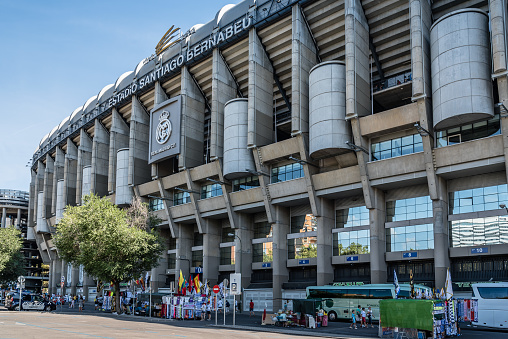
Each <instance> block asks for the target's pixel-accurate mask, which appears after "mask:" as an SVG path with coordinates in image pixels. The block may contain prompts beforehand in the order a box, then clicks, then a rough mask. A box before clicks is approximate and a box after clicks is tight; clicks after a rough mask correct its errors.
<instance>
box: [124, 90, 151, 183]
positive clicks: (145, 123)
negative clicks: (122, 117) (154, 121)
mask: <svg viewBox="0 0 508 339" xmlns="http://www.w3.org/2000/svg"><path fill="white" fill-rule="evenodd" d="M131 110H132V113H131V122H130V132H129V178H128V179H129V180H128V183H129V185H130V186H134V185H138V184H141V183H145V182H147V181H150V179H151V178H152V177H151V172H150V165H148V139H149V125H150V117H149V116H148V113H147V112H146V110H145V108H144V107H143V106H142V105H141V102H140V101H139V100H138V98H137V97H136V96H132V108H131Z"/></svg>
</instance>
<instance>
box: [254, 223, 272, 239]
mask: <svg viewBox="0 0 508 339" xmlns="http://www.w3.org/2000/svg"><path fill="white" fill-rule="evenodd" d="M272 232H273V226H272V225H271V224H270V223H269V222H268V221H263V222H256V223H254V239H260V238H271V237H272V236H273V233H272Z"/></svg>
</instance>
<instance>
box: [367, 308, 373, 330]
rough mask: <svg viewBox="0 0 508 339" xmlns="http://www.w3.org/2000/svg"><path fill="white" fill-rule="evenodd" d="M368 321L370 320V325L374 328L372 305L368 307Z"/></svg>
mask: <svg viewBox="0 0 508 339" xmlns="http://www.w3.org/2000/svg"><path fill="white" fill-rule="evenodd" d="M367 321H368V325H370V326H371V327H372V328H374V325H373V324H372V307H370V306H369V308H368V309H367Z"/></svg>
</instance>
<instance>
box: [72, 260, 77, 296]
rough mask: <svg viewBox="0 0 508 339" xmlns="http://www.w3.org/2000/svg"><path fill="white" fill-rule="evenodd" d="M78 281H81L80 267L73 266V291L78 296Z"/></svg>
mask: <svg viewBox="0 0 508 339" xmlns="http://www.w3.org/2000/svg"><path fill="white" fill-rule="evenodd" d="M78 279H79V266H77V267H74V265H72V279H71V290H72V294H74V295H76V294H77V290H76V287H77V285H78Z"/></svg>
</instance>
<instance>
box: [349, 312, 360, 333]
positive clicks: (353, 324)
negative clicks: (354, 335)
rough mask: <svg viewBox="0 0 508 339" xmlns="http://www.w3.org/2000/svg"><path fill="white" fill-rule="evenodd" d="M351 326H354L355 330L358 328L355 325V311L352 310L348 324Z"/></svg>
mask: <svg viewBox="0 0 508 339" xmlns="http://www.w3.org/2000/svg"><path fill="white" fill-rule="evenodd" d="M353 326H354V327H355V330H357V329H358V328H357V327H356V311H355V310H353V311H352V312H351V326H349V328H351V329H352V328H353Z"/></svg>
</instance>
